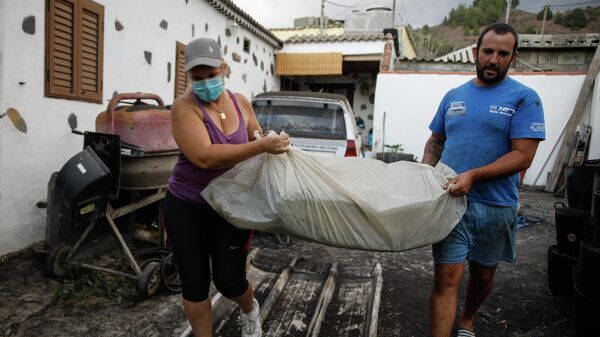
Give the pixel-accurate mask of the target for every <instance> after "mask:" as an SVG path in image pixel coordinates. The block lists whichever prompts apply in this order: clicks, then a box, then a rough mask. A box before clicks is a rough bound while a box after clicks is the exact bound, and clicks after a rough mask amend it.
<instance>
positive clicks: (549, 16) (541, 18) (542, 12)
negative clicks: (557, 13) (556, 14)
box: [537, 8, 553, 21]
mask: <svg viewBox="0 0 600 337" xmlns="http://www.w3.org/2000/svg"><path fill="white" fill-rule="evenodd" d="M552 17H553V14H552V10H551V9H550V8H548V12H547V13H546V20H552ZM537 19H538V21H542V20H544V10H543V9H542V10H541V11H540V12H539V13H538V14H537Z"/></svg>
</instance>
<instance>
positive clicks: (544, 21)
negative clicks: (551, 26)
mask: <svg viewBox="0 0 600 337" xmlns="http://www.w3.org/2000/svg"><path fill="white" fill-rule="evenodd" d="M548 7H549V6H548V5H546V6H544V20H542V35H544V25H545V24H546V14H547V13H548Z"/></svg>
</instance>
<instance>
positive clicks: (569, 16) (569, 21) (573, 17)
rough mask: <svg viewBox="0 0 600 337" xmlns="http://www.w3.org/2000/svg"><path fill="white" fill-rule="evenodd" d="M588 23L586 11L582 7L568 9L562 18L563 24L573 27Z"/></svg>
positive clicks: (576, 27)
mask: <svg viewBox="0 0 600 337" xmlns="http://www.w3.org/2000/svg"><path fill="white" fill-rule="evenodd" d="M586 24H587V19H586V17H585V12H584V11H583V9H581V8H576V9H574V10H572V11H568V12H567V13H566V14H565V17H564V18H563V20H562V25H563V26H565V27H569V28H571V29H579V28H583V27H585V25H586Z"/></svg>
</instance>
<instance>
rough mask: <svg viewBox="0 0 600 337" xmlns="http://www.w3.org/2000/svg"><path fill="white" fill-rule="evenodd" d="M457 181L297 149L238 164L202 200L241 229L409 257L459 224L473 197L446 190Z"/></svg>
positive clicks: (416, 167) (420, 169)
mask: <svg viewBox="0 0 600 337" xmlns="http://www.w3.org/2000/svg"><path fill="white" fill-rule="evenodd" d="M455 175H456V173H454V171H452V170H451V169H450V168H449V167H447V166H445V165H443V164H438V165H437V167H435V168H433V167H431V166H429V165H424V164H418V163H413V162H406V161H401V162H395V163H391V164H386V163H384V162H381V161H378V160H374V159H366V158H335V157H332V158H325V157H319V156H315V155H311V154H309V153H306V152H304V151H302V150H300V149H298V148H294V147H290V148H289V150H288V151H287V153H285V154H282V155H271V154H261V155H258V156H255V157H253V158H250V159H248V160H246V161H244V162H241V163H239V164H238V165H236V166H235V167H233V168H232V169H231V170H229V171H227V172H225V173H224V174H223V175H221V176H220V177H218V178H216V179H214V180H213V181H212V182H211V183H210V184H209V185H208V186H207V187H206V189H204V191H203V192H202V196H203V197H204V199H206V201H207V202H208V203H209V204H210V205H211V206H212V207H213V208H214V209H215V210H216V211H217V212H218V213H220V214H221V216H223V217H224V218H225V219H226V220H227V221H229V222H231V223H232V224H233V225H235V226H236V227H238V228H244V229H256V230H260V231H265V232H272V233H279V234H286V235H292V236H296V237H301V238H304V239H308V240H312V241H316V242H319V243H323V244H327V245H333V246H338V247H347V248H356V249H365V250H376V251H403V250H408V249H413V248H417V247H421V246H425V245H429V244H431V243H434V242H437V241H440V240H442V239H443V238H444V237H446V236H447V235H448V234H449V233H450V231H451V230H452V229H453V228H454V226H456V224H457V223H458V222H459V220H460V218H461V217H462V215H463V214H464V212H465V209H466V198H464V197H463V198H454V197H451V196H450V195H449V194H448V192H447V191H446V190H444V189H443V188H442V186H443V185H444V184H445V183H446V182H447V180H448V179H449V178H451V177H453V176H455Z"/></svg>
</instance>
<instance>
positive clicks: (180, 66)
mask: <svg viewBox="0 0 600 337" xmlns="http://www.w3.org/2000/svg"><path fill="white" fill-rule="evenodd" d="M188 81H189V79H188V74H187V71H185V45H184V44H183V43H180V42H177V45H176V47H175V97H177V96H179V95H181V94H183V93H184V92H185V89H186V88H187V85H188Z"/></svg>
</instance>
